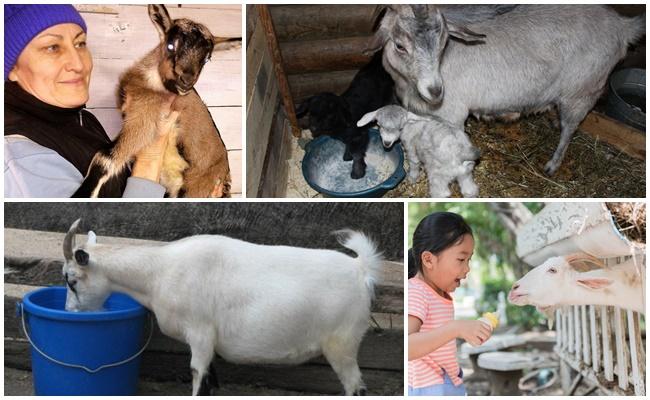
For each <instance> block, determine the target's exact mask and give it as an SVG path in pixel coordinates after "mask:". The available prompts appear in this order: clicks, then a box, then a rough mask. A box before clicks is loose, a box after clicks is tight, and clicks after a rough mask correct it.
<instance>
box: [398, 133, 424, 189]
mask: <svg viewBox="0 0 650 400" xmlns="http://www.w3.org/2000/svg"><path fill="white" fill-rule="evenodd" d="M402 145H403V146H404V150H405V151H406V163H407V164H408V169H409V174H408V177H407V179H408V182H409V183H412V184H413V183H416V182H417V181H418V177H419V176H420V159H419V158H418V154H417V152H416V151H415V146H414V145H413V143H412V142H410V141H409V142H408V143H407V142H405V141H402Z"/></svg>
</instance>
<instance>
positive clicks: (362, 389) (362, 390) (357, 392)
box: [354, 387, 368, 396]
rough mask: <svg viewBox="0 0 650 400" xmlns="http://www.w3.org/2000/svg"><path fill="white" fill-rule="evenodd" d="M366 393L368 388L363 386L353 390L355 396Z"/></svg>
mask: <svg viewBox="0 0 650 400" xmlns="http://www.w3.org/2000/svg"><path fill="white" fill-rule="evenodd" d="M366 394H368V389H366V388H365V387H362V388H359V389H357V390H356V391H355V392H354V395H355V396H365V395H366Z"/></svg>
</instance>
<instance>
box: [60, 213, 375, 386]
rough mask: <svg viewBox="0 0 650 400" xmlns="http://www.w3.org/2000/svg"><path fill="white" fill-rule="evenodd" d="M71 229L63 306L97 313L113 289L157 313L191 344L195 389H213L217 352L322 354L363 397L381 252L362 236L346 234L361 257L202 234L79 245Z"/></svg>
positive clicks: (277, 359) (238, 355) (272, 356)
mask: <svg viewBox="0 0 650 400" xmlns="http://www.w3.org/2000/svg"><path fill="white" fill-rule="evenodd" d="M79 221H80V220H77V221H75V223H73V224H72V226H71V227H70V230H69V231H68V233H67V235H66V237H65V240H64V243H63V253H64V256H65V264H64V266H63V275H64V277H65V280H66V283H67V286H68V289H69V290H68V298H67V301H66V309H67V310H76V311H81V310H96V309H99V308H101V307H102V305H103V303H104V301H105V300H106V298H107V297H108V296H109V294H110V293H111V292H113V291H116V292H123V293H126V294H128V295H130V296H132V297H133V298H135V299H136V300H137V301H139V302H140V303H141V304H142V305H143V306H145V307H146V308H148V309H149V310H151V311H153V313H154V314H155V315H156V318H157V320H158V325H159V326H160V330H161V331H162V332H163V333H164V334H165V335H167V336H170V337H172V338H174V339H177V340H179V341H182V342H185V343H187V344H189V346H190V349H191V353H192V359H191V369H192V394H193V395H196V394H209V392H210V388H209V386H210V384H211V383H212V382H214V381H212V379H216V377H215V376H213V371H212V369H211V371H210V372H208V367H209V365H210V363H211V360H212V358H213V356H214V353H215V352H216V353H217V354H219V355H220V356H221V357H223V358H224V359H225V360H227V361H230V362H234V363H267V364H268V363H271V364H298V363H302V362H305V361H307V360H309V359H310V358H313V357H315V356H318V355H320V354H323V355H324V356H325V358H326V359H327V360H328V362H329V363H330V365H331V366H332V368H333V369H334V371H335V372H336V374H337V376H338V378H339V379H340V381H341V382H342V384H343V386H344V389H345V394H347V395H351V394H363V393H364V392H365V386H364V385H363V382H362V379H361V372H360V370H359V366H358V364H357V352H358V349H359V345H360V343H361V339H362V337H363V335H364V333H365V331H366V329H367V327H368V321H369V315H370V303H371V300H372V297H373V290H374V289H373V288H374V282H375V281H376V280H377V278H378V274H379V272H380V267H381V256H380V254H379V253H378V252H377V249H376V247H375V245H374V243H373V242H372V241H371V240H369V239H368V238H367V237H366V236H365V235H363V234H361V233H358V232H353V231H340V232H339V233H340V234H342V235H343V236H342V237H341V239H340V240H341V244H342V245H343V246H345V247H346V248H348V249H351V250H352V251H354V252H355V253H356V254H357V257H356V258H353V257H350V256H347V255H345V254H342V253H340V252H337V251H333V250H322V249H303V248H297V247H288V246H263V245H257V244H253V243H248V242H244V241H241V240H237V239H232V238H228V237H225V236H216V235H200V236H192V237H188V238H185V239H181V240H178V241H175V242H171V243H168V244H165V245H162V246H111V245H101V244H97V243H96V236H95V234H94V233H93V232H92V231H90V232H88V242H87V243H85V244H82V245H80V246H75V244H74V238H75V234H76V233H77V232H78V226H79Z"/></svg>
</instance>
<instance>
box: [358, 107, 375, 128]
mask: <svg viewBox="0 0 650 400" xmlns="http://www.w3.org/2000/svg"><path fill="white" fill-rule="evenodd" d="M376 115H377V110H375V111H370V112H369V113H367V114H366V115H364V116H363V117H361V119H360V120H359V122H357V126H358V127H362V126H366V125H368V124H369V123H371V122H372V121H374V120H375V116H376Z"/></svg>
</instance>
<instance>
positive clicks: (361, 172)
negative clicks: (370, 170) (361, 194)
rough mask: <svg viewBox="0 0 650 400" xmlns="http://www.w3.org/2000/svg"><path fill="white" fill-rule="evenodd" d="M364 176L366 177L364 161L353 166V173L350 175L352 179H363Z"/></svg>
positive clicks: (356, 162)
mask: <svg viewBox="0 0 650 400" xmlns="http://www.w3.org/2000/svg"><path fill="white" fill-rule="evenodd" d="M364 176H366V163H365V162H364V161H362V160H360V161H355V162H354V164H352V173H350V177H351V178H352V179H361V178H363V177H364Z"/></svg>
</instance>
